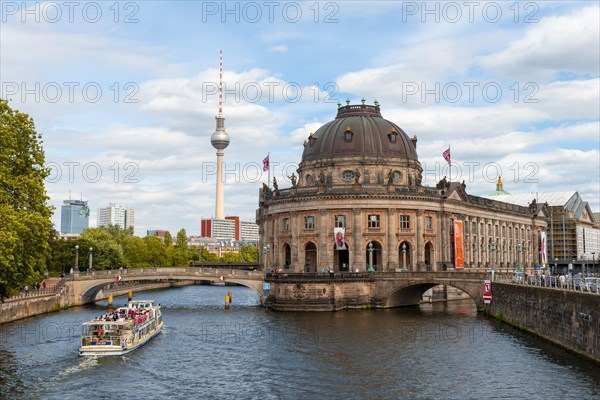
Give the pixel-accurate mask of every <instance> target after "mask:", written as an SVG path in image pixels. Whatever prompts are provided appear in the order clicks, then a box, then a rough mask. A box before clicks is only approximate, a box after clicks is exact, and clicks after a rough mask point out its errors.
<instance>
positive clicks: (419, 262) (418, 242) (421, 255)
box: [415, 210, 425, 271]
mask: <svg viewBox="0 0 600 400" xmlns="http://www.w3.org/2000/svg"><path fill="white" fill-rule="evenodd" d="M415 259H416V260H415V261H416V267H417V271H421V270H422V271H424V270H425V267H424V266H423V263H424V262H425V247H424V245H423V210H417V233H416V237H415Z"/></svg>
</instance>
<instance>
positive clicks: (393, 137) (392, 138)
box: [387, 128, 398, 143]
mask: <svg viewBox="0 0 600 400" xmlns="http://www.w3.org/2000/svg"><path fill="white" fill-rule="evenodd" d="M387 136H388V139H390V143H396V141H397V140H398V132H396V128H392V131H391V132H390V133H388V134H387Z"/></svg>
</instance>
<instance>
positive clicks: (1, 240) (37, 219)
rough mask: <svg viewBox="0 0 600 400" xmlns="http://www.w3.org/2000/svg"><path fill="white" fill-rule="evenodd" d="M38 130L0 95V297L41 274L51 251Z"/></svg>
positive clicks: (12, 292)
mask: <svg viewBox="0 0 600 400" xmlns="http://www.w3.org/2000/svg"><path fill="white" fill-rule="evenodd" d="M48 174H49V170H48V168H45V167H44V150H43V147H42V136H41V135H40V134H38V133H37V132H36V130H35V125H34V123H33V119H31V118H30V117H29V116H28V115H27V114H23V113H21V112H19V111H17V110H13V109H12V108H10V107H9V105H8V102H7V101H6V100H2V99H0V299H2V298H5V297H8V296H11V295H13V294H15V293H16V292H17V291H18V289H19V288H21V287H22V286H23V285H24V284H25V283H26V282H27V281H28V280H29V279H36V280H40V279H41V278H42V276H43V273H44V270H45V269H46V260H47V258H48V256H49V251H50V245H49V240H50V235H51V226H52V222H51V220H50V217H51V215H52V210H51V208H50V207H49V206H48V205H47V201H48V196H47V195H46V190H45V188H44V179H45V178H46V177H47V176H48Z"/></svg>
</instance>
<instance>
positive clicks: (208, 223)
mask: <svg viewBox="0 0 600 400" xmlns="http://www.w3.org/2000/svg"><path fill="white" fill-rule="evenodd" d="M201 235H202V237H204V238H213V239H217V240H237V241H249V242H252V241H254V242H258V225H257V224H255V223H254V222H250V221H240V217H238V216H237V215H236V216H227V217H225V219H216V218H211V219H203V220H202V221H201Z"/></svg>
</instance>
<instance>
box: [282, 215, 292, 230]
mask: <svg viewBox="0 0 600 400" xmlns="http://www.w3.org/2000/svg"><path fill="white" fill-rule="evenodd" d="M283 230H284V231H289V230H290V219H289V218H284V219H283Z"/></svg>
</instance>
